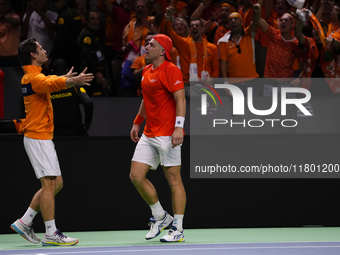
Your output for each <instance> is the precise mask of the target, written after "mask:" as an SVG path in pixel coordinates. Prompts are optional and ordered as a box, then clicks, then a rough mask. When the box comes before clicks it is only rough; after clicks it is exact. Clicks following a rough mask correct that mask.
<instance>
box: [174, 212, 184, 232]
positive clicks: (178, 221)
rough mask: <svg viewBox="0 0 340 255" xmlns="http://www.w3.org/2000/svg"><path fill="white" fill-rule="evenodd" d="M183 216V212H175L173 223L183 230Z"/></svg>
mask: <svg viewBox="0 0 340 255" xmlns="http://www.w3.org/2000/svg"><path fill="white" fill-rule="evenodd" d="M183 218H184V215H183V214H174V221H173V225H174V226H175V227H176V228H177V229H178V230H179V231H181V232H182V231H183Z"/></svg>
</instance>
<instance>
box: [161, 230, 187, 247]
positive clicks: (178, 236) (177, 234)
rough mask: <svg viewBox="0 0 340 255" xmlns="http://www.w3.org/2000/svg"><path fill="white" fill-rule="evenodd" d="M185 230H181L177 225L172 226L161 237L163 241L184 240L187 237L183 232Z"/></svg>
mask: <svg viewBox="0 0 340 255" xmlns="http://www.w3.org/2000/svg"><path fill="white" fill-rule="evenodd" d="M183 232H184V231H182V232H181V231H179V230H178V229H177V228H176V227H175V226H171V229H170V230H169V232H168V233H167V234H166V235H165V236H163V237H162V238H161V240H160V241H161V242H163V243H167V242H184V241H185V237H184V234H183Z"/></svg>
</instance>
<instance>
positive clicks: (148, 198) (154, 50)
mask: <svg viewBox="0 0 340 255" xmlns="http://www.w3.org/2000/svg"><path fill="white" fill-rule="evenodd" d="M172 47H173V44H172V41H171V39H170V38H169V37H168V36H166V35H163V34H158V35H156V36H155V37H153V39H152V40H151V41H150V43H149V45H148V46H147V47H146V56H145V60H146V61H147V62H149V63H152V64H150V65H147V66H146V67H144V70H143V75H142V81H141V86H142V91H143V101H142V103H141V105H140V108H139V111H138V114H137V117H136V119H135V121H134V123H133V126H132V129H131V132H130V136H131V139H132V141H134V142H138V144H137V146H136V149H135V153H134V155H133V158H132V163H131V170H130V179H131V181H132V183H133V184H134V186H135V187H136V188H137V190H138V192H139V194H140V195H141V196H142V197H143V199H144V200H145V202H146V203H147V204H148V205H149V206H150V208H151V212H152V216H153V217H152V218H151V219H150V224H149V225H150V226H151V227H150V231H149V233H148V234H147V235H146V236H145V238H146V239H147V240H149V239H153V238H155V237H157V236H158V235H159V234H160V233H161V232H162V231H163V229H165V228H170V230H169V232H168V233H167V234H166V235H165V236H163V237H162V238H161V239H160V241H161V242H183V241H184V240H185V238H184V235H183V227H182V223H183V217H184V210H185V204H186V194H185V190H184V186H183V183H182V178H181V174H180V171H181V148H180V146H181V144H182V143H183V135H184V131H183V126H184V120H185V111H186V101H185V93H184V83H183V77H182V72H181V70H180V69H179V68H178V67H176V66H175V65H174V64H173V63H171V61H170V60H171V57H170V51H171V49H172ZM145 118H146V125H145V128H144V132H143V135H142V136H141V138H139V137H138V132H139V127H140V124H141V123H142V122H143V121H144V119H145ZM159 164H161V165H162V167H163V171H164V174H165V177H166V179H167V181H168V183H169V186H170V188H171V192H172V207H173V213H174V217H172V216H171V215H170V214H169V213H167V212H166V211H164V209H163V207H162V206H161V204H160V202H159V200H158V196H157V192H156V189H155V187H154V186H153V185H152V183H151V182H150V181H149V180H148V179H147V178H146V174H147V173H148V171H149V170H150V169H152V170H155V169H157V167H158V165H159ZM171 223H172V225H170V224H171Z"/></svg>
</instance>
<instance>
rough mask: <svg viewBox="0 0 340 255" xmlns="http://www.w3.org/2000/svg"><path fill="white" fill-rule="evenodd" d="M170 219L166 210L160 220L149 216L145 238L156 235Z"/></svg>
mask: <svg viewBox="0 0 340 255" xmlns="http://www.w3.org/2000/svg"><path fill="white" fill-rule="evenodd" d="M172 220H173V217H172V216H171V215H170V214H168V213H167V212H165V215H164V218H163V219H162V220H155V219H154V218H150V222H149V226H150V231H149V233H148V234H147V235H146V236H145V239H146V240H149V239H152V238H155V237H156V236H158V235H159V234H160V233H161V232H162V231H163V229H165V228H166V227H167V226H169V225H170V223H171V222H172Z"/></svg>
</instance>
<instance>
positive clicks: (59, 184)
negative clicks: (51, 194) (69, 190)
mask: <svg viewBox="0 0 340 255" xmlns="http://www.w3.org/2000/svg"><path fill="white" fill-rule="evenodd" d="M63 187H64V183H63V182H61V183H58V184H57V185H56V187H55V193H56V194H57V193H58V192H59V191H60V190H61V189H62V188H63Z"/></svg>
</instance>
